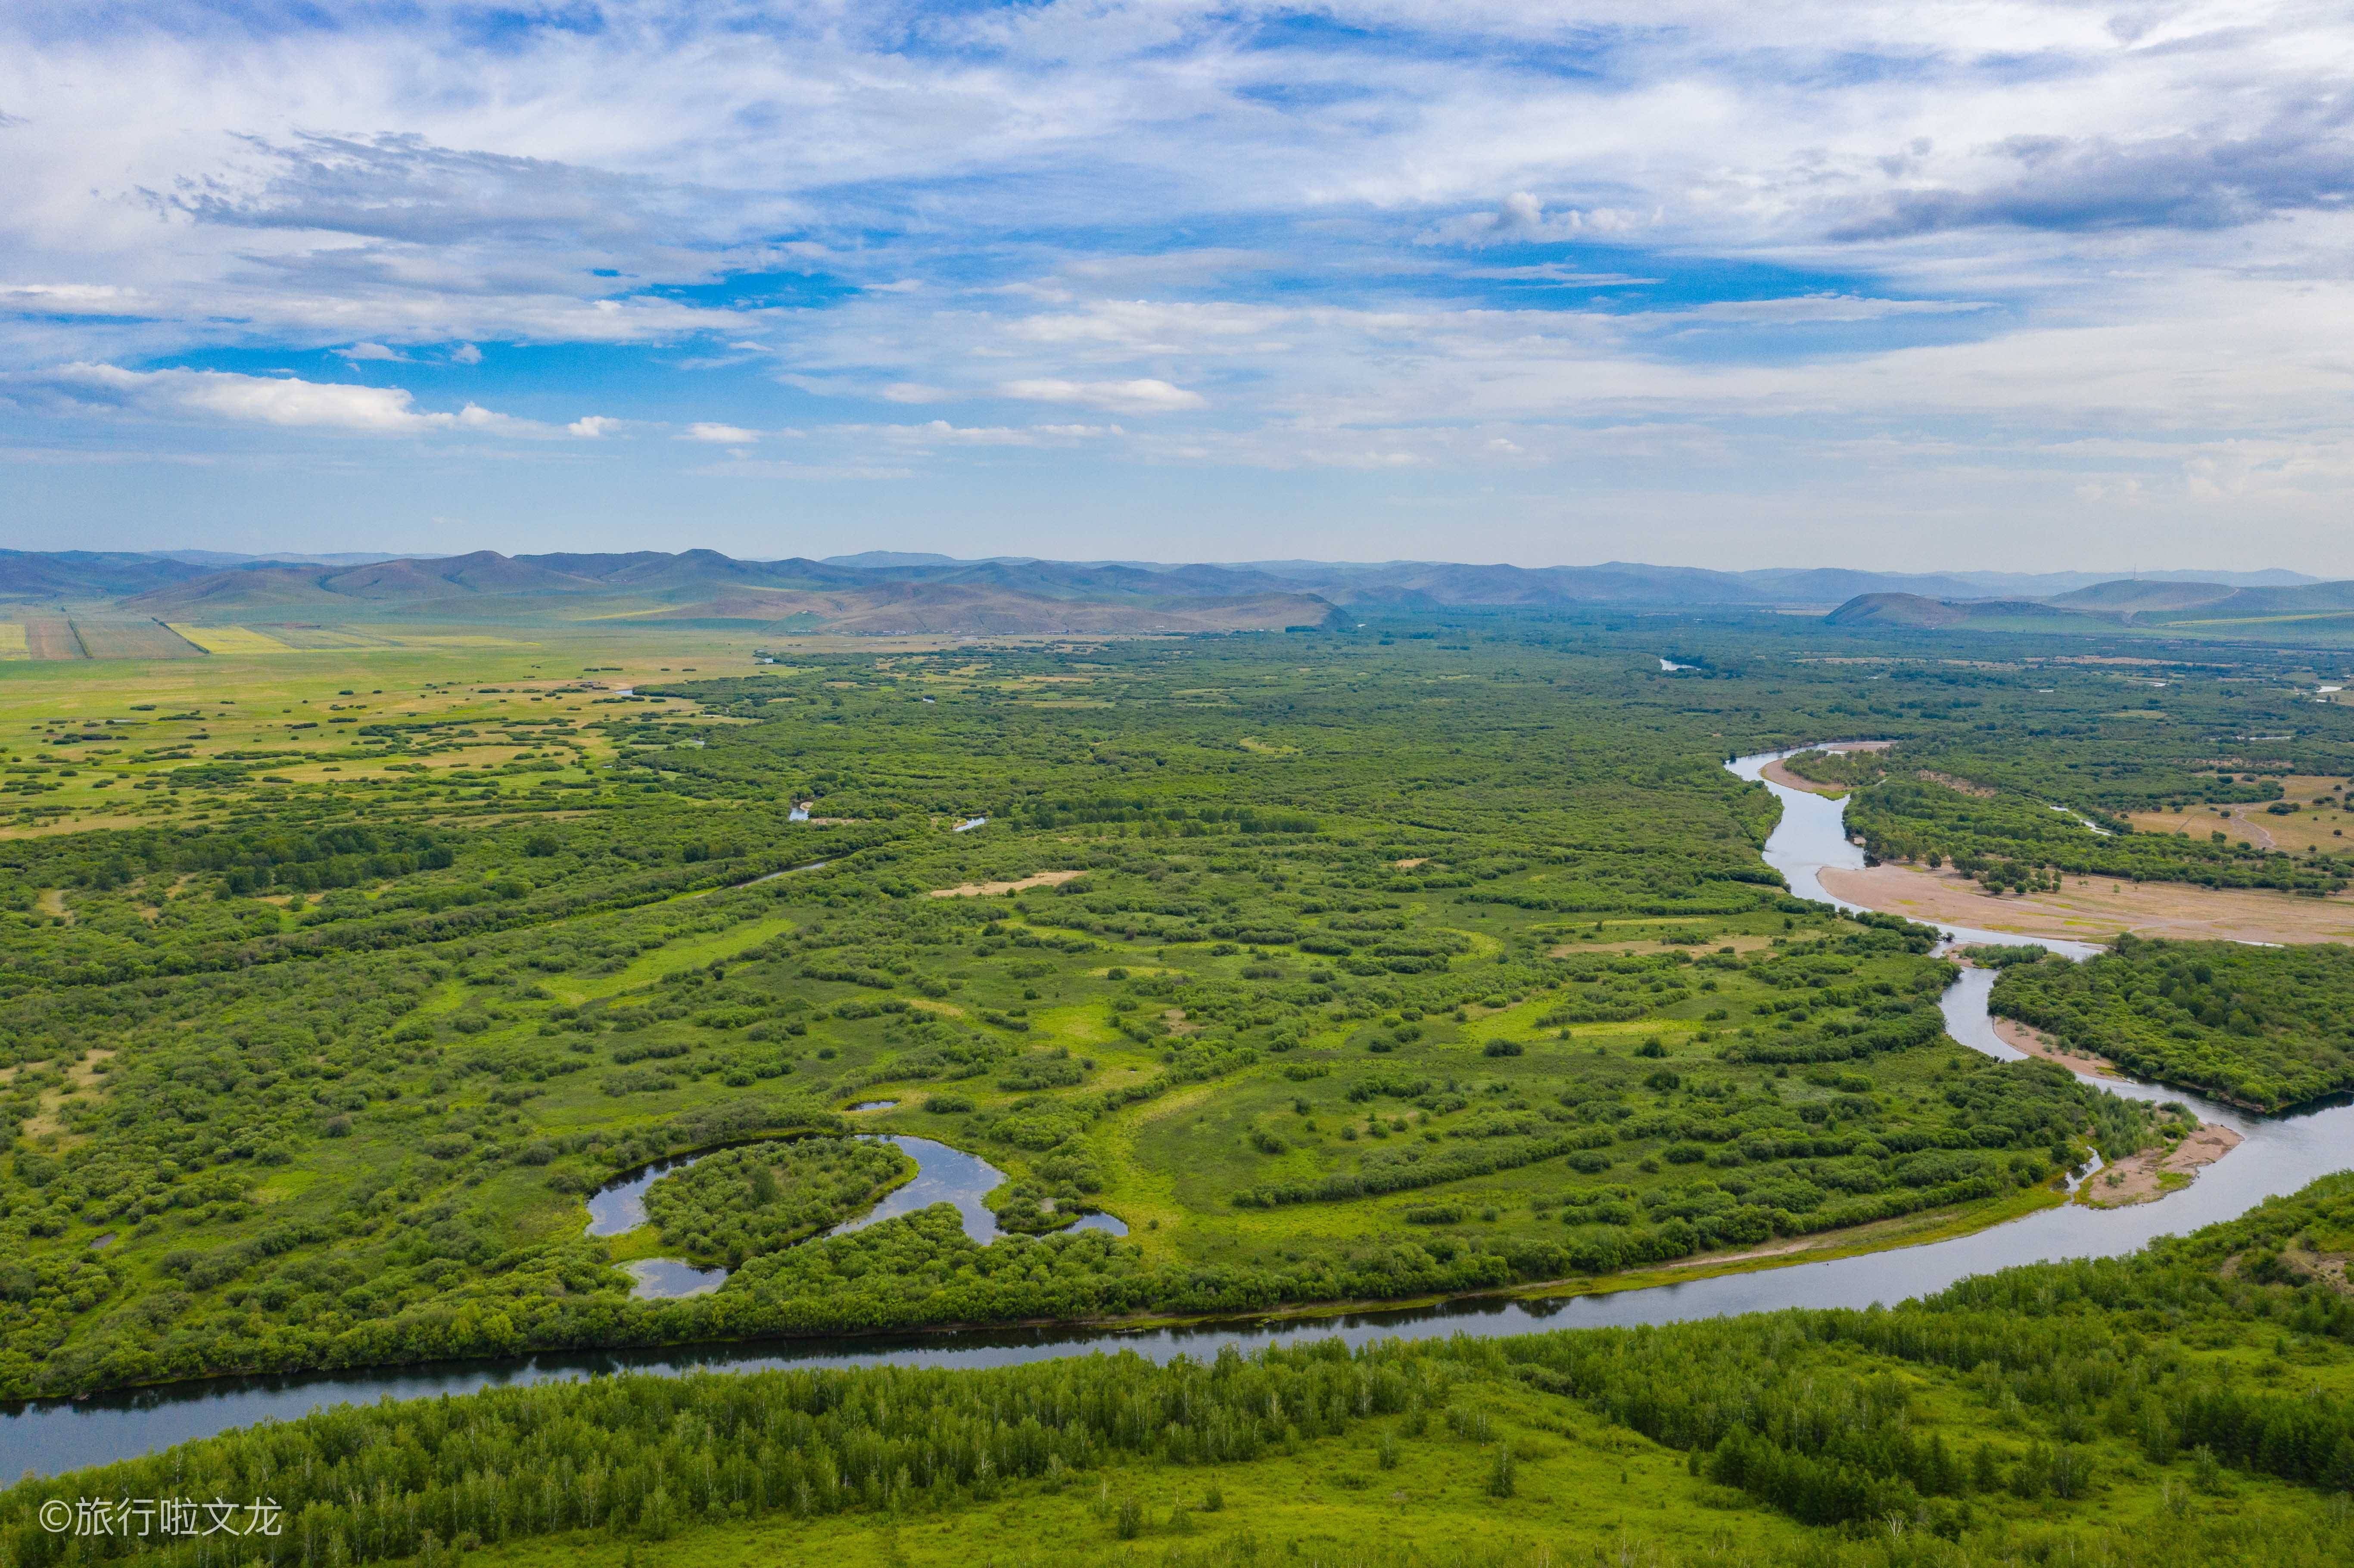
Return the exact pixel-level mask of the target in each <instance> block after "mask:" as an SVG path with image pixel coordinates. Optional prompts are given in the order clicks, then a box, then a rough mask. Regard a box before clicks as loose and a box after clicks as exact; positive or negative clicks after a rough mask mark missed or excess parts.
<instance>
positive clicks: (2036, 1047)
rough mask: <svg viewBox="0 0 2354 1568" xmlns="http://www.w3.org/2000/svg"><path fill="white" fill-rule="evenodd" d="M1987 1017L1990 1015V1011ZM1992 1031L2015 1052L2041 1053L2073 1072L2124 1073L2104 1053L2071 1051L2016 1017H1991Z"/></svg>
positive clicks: (2037, 1054)
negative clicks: (1992, 1018) (1992, 1020)
mask: <svg viewBox="0 0 2354 1568" xmlns="http://www.w3.org/2000/svg"><path fill="white" fill-rule="evenodd" d="M1988 1016H1989V1017H1992V1015H1991V1014H1988ZM1994 1034H1995V1038H1996V1039H1998V1040H1999V1041H2001V1042H2002V1043H2003V1044H2006V1045H2008V1046H2009V1047H2010V1048H2011V1049H2012V1050H2014V1051H2024V1052H2026V1053H2027V1054H2029V1055H2031V1056H2041V1057H2042V1058H2043V1059H2044V1060H2045V1061H2047V1062H2057V1063H2059V1064H2060V1065H2062V1066H2063V1067H2066V1068H2068V1069H2070V1070H2071V1071H2073V1072H2078V1073H2091V1074H2094V1075H2096V1076H2099V1077H2104V1078H2122V1077H2124V1076H2125V1069H2123V1068H2122V1067H2119V1066H2118V1065H2116V1064H2115V1062H2112V1061H2110V1060H2109V1059H2108V1058H2107V1057H2106V1056H2101V1055H2095V1054H2094V1053H2092V1052H2090V1051H2087V1052H2084V1053H2083V1054H2074V1053H2072V1052H2070V1051H2069V1050H2068V1048H2067V1047H2066V1046H2064V1045H2062V1044H2060V1042H2058V1041H2057V1040H2054V1039H2052V1037H2051V1036H2050V1035H2048V1034H2046V1033H2043V1032H2042V1031H2041V1030H2040V1029H2031V1028H2030V1027H2029V1026H2028V1025H2026V1024H2024V1023H2021V1022H2020V1021H2019V1020H2017V1019H2016V1018H1996V1019H1994Z"/></svg>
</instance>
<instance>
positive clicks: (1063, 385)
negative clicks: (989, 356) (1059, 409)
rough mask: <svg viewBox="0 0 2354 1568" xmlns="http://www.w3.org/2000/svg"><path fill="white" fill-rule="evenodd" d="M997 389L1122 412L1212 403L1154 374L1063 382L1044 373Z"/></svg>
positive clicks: (1036, 400) (1011, 394) (1166, 410)
mask: <svg viewBox="0 0 2354 1568" xmlns="http://www.w3.org/2000/svg"><path fill="white" fill-rule="evenodd" d="M997 389H998V390H999V391H1000V392H1002V393H1003V394H1004V395H1005V396H1007V397H1021V398H1024V399H1027V400H1028V401H1030V402H1033V403H1077V404H1080V405H1082V406H1084V407H1086V408H1103V409H1107V410H1108V411H1110V412H1113V413H1119V414H1173V413H1177V412H1180V411H1181V410H1183V409H1187V408H1207V407H1208V406H1209V403H1208V399H1206V398H1204V397H1203V396H1202V395H1201V394H1200V393H1198V392H1189V391H1187V390H1186V389H1185V388H1184V387H1176V386H1172V385H1171V384H1170V383H1168V382H1166V381H1162V380H1160V379H1158V378H1156V377H1153V376H1140V377H1138V378H1137V379H1136V380H1133V381H1063V380H1058V379H1055V378H1054V377H1051V376H1041V377H1034V378H1030V379H1026V380H1020V381H1007V382H1003V383H1001V384H1000V385H999V387H998V388H997Z"/></svg>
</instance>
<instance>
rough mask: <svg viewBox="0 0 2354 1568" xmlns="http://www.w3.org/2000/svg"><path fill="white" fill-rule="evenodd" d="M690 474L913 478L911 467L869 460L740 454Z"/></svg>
mask: <svg viewBox="0 0 2354 1568" xmlns="http://www.w3.org/2000/svg"><path fill="white" fill-rule="evenodd" d="M687 472H689V473H691V474H695V475H697V476H700V477H703V478H707V479H785V480H795V481H801V482H821V481H828V480H866V479H913V478H914V477H915V474H916V471H915V470H913V469H910V468H886V467H879V466H876V465H874V464H869V463H819V462H779V461H774V460H772V459H764V458H739V459H737V460H736V461H732V462H717V463H712V464H710V465H709V466H708V467H705V468H691V469H689V470H687Z"/></svg>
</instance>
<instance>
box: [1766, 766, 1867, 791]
mask: <svg viewBox="0 0 2354 1568" xmlns="http://www.w3.org/2000/svg"><path fill="white" fill-rule="evenodd" d="M1760 771H1761V772H1762V774H1763V775H1764V777H1765V778H1766V779H1770V780H1771V781H1773V782H1774V783H1776V784H1779V785H1780V786H1782V788H1783V789H1803V790H1805V791H1806V792H1807V793H1808V794H1809V795H1829V796H1831V797H1833V798H1834V799H1836V798H1837V797H1839V796H1841V795H1844V794H1846V793H1847V792H1848V789H1849V786H1847V785H1845V784H1819V783H1817V782H1816V781H1815V780H1814V779H1801V778H1799V777H1798V775H1797V774H1795V773H1793V772H1791V771H1790V770H1789V769H1788V768H1785V767H1783V766H1782V765H1781V764H1780V763H1779V762H1769V763H1767V764H1766V765H1765V768H1762V769H1761V770H1760Z"/></svg>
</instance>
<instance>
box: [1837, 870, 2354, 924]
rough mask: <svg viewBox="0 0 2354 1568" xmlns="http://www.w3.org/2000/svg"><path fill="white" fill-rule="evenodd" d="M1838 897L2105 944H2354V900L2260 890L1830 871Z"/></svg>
mask: <svg viewBox="0 0 2354 1568" xmlns="http://www.w3.org/2000/svg"><path fill="white" fill-rule="evenodd" d="M1819 878H1820V881H1821V885H1822V887H1823V890H1824V891H1825V892H1827V893H1829V895H1831V896H1833V897H1834V898H1839V899H1842V900H1844V901H1846V902H1847V903H1850V904H1853V905H1856V906H1859V907H1861V908H1865V909H1874V910H1878V911H1879V912H1880V913H1881V914H1883V915H1902V916H1905V917H1906V918H1907V919H1912V920H1919V921H1922V922H1924V923H1925V924H1928V925H1948V926H1969V927H1977V928H1978V929H1980V930H1986V931H1997V932H2001V933H2004V934H2006V935H2010V936H2018V937H2024V938H2051V939H2054V940H2061V941H2071V942H2097V943H2106V942H2109V941H2111V940H2114V939H2115V938H2116V937H2117V935H2118V934H2119V933H2121V932H2125V931H2131V932H2133V933H2134V934H2135V935H2136V936H2138V937H2167V938H2175V939H2177V940H2180V941H2197V942H2218V941H2221V942H2278V943H2301V942H2354V896H2348V895H2342V894H2340V895H2333V896H2331V897H2327V898H2312V897H2306V896H2302V895H2297V894H2294V893H2277V892H2274V891H2273V890H2271V889H2269V888H2260V887H2197V886H2193V885H2190V884H2188V883H2178V882H2144V883H2132V882H2120V881H2115V880H2113V879H2111V878H2108V877H2097V876H2096V877H2074V876H2072V877H2069V878H2068V879H2067V881H2068V885H2067V886H2066V887H2065V888H2063V889H2062V891H2060V892H2058V893H2030V894H2022V895H2004V896H2001V897H1997V896H1995V895H1992V894H1989V893H1988V892H1987V891H1986V890H1985V889H1984V888H1982V887H1980V886H1979V885H1978V884H1977V883H1976V882H1974V881H1972V880H1971V879H1969V878H1968V877H1966V876H1964V875H1962V874H1960V873H1958V872H1952V871H1928V870H1925V869H1923V868H1921V867H1919V866H1912V865H1897V864H1881V865H1875V866H1869V867H1863V868H1852V869H1851V868H1847V867H1839V866H1827V867H1825V868H1823V869H1822V870H1821V871H1820V872H1819Z"/></svg>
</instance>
